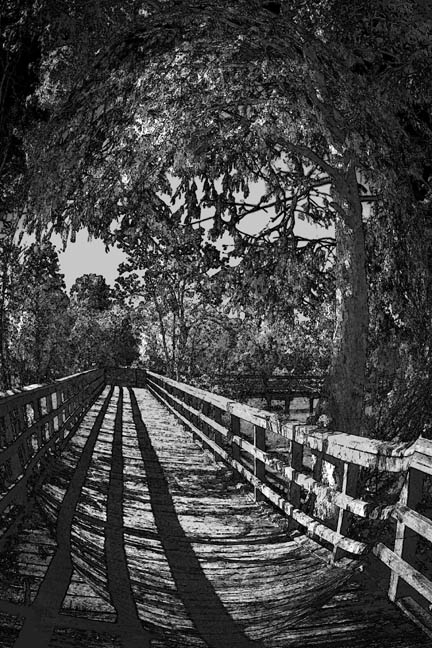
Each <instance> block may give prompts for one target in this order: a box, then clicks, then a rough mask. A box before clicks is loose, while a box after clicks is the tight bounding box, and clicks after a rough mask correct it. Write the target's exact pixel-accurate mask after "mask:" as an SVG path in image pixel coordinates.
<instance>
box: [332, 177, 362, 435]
mask: <svg viewBox="0 0 432 648" xmlns="http://www.w3.org/2000/svg"><path fill="white" fill-rule="evenodd" d="M345 180H346V182H344V183H343V184H342V183H341V184H340V185H339V186H338V187H337V199H336V202H337V210H338V216H337V219H336V228H335V236H336V314H335V315H336V317H335V329H334V335H333V353H332V360H331V366H330V371H329V376H328V379H327V381H326V385H325V386H324V398H325V400H326V405H325V409H326V411H327V413H328V414H329V415H330V418H331V427H332V428H333V429H337V430H340V431H342V432H347V433H350V434H362V421H363V417H364V392H365V382H366V353H367V334H368V320H369V317H368V291H367V279H366V255H365V239H364V230H363V222H362V205H361V202H360V198H359V194H358V187H357V180H356V175H355V170H354V169H353V168H352V169H350V170H349V171H348V172H347V174H346V176H345Z"/></svg>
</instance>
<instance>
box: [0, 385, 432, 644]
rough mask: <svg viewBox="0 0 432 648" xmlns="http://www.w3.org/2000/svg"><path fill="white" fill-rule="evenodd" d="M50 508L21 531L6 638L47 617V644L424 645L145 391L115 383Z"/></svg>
mask: <svg viewBox="0 0 432 648" xmlns="http://www.w3.org/2000/svg"><path fill="white" fill-rule="evenodd" d="M121 393H122V396H121V397H120V394H121ZM107 396H108V399H107V400H105V399H106V398H107ZM104 401H105V405H106V406H105V409H104V411H102V414H101V407H102V405H103V403H104ZM40 502H41V504H42V505H43V509H44V512H45V514H46V516H47V519H48V521H49V522H50V524H51V525H52V526H53V528H55V529H56V530H55V535H54V536H53V537H50V536H49V534H48V533H46V532H45V531H44V530H43V524H42V522H41V520H40V519H39V520H38V519H36V517H33V519H32V525H30V526H27V531H26V529H25V528H23V530H22V531H21V533H20V535H19V538H18V543H17V546H19V547H20V549H19V558H16V560H15V563H14V565H12V567H11V568H10V569H12V572H11V573H15V574H16V578H15V581H16V582H15V583H12V580H13V579H11V578H6V579H4V580H1V579H0V584H1V590H0V599H1V600H0V615H2V617H1V621H2V623H3V624H4V626H3V628H6V629H7V632H6V630H4V629H2V630H0V645H1V646H2V648H3V646H4V648H13V647H14V646H18V645H19V643H18V642H19V641H20V639H19V637H20V636H23V635H22V633H23V629H24V628H25V627H26V626H27V628H28V627H31V626H32V625H33V627H40V626H41V621H43V623H42V629H43V632H45V635H44V636H45V640H46V641H45V644H44V646H45V648H68V647H71V648H75V647H76V648H95V647H96V646H98V647H100V648H120V647H121V648H128V647H129V646H133V645H142V646H144V645H145V643H144V642H145V640H146V638H147V637H149V638H150V646H151V647H152V648H186V647H188V648H194V647H195V646H196V647H197V648H200V647H201V646H202V647H205V646H207V647H209V648H213V647H214V648H222V647H223V648H225V647H226V648H252V647H254V648H294V647H296V648H297V647H299V646H302V648H313V647H318V646H325V647H326V648H330V647H332V646H336V647H340V648H342V646H344V647H346V646H350V647H351V646H353V647H354V646H355V647H358V648H366V647H368V648H369V647H372V648H378V647H382V648H414V647H415V648H417V647H420V646H424V645H425V642H424V635H422V633H421V632H420V631H419V630H418V629H417V628H416V627H415V626H414V625H412V624H411V622H409V621H408V620H406V619H405V618H404V617H403V615H402V614H401V613H400V612H399V610H398V609H397V608H396V607H395V606H393V605H391V604H390V603H389V602H388V600H387V598H386V595H385V593H384V592H383V593H379V592H377V591H375V589H374V585H372V584H371V583H370V579H368V577H366V576H363V575H359V574H357V576H356V578H355V580H354V581H352V580H350V579H351V576H352V574H353V566H354V565H355V564H356V563H355V562H354V561H348V560H343V561H341V564H340V565H339V566H337V567H332V566H330V565H329V564H328V557H329V552H328V550H326V549H324V548H323V547H320V546H319V545H317V544H316V543H315V542H313V541H312V540H311V539H309V538H307V537H305V536H302V535H300V534H298V533H297V534H294V535H293V534H291V533H290V532H288V530H287V525H286V520H285V519H284V517H283V516H282V515H280V514H279V513H277V512H276V511H275V510H274V509H273V508H272V507H271V506H270V505H269V504H267V503H263V502H254V499H253V493H252V491H251V490H250V489H249V488H248V486H247V485H246V484H245V483H243V482H242V481H241V478H240V477H239V476H238V475H237V474H236V473H235V472H234V471H233V470H231V469H230V468H228V467H227V466H226V465H225V464H223V463H221V462H218V461H216V460H215V458H214V457H213V455H212V454H211V453H210V452H208V451H206V450H203V449H202V448H201V447H200V445H199V444H197V443H195V442H194V440H193V436H192V434H191V433H190V432H189V431H187V430H186V429H185V428H184V427H183V426H182V425H181V424H180V423H179V422H178V420H177V419H176V418H175V417H174V415H173V414H171V413H170V412H168V410H167V409H166V408H165V407H163V406H162V405H161V404H160V403H159V402H158V401H157V400H156V399H155V398H154V397H153V396H151V394H150V393H149V392H148V391H147V390H145V389H136V390H133V391H127V390H122V391H120V389H118V388H116V389H115V391H114V392H113V395H112V398H111V399H109V394H108V392H107V391H105V393H104V395H103V397H101V398H99V400H98V402H97V403H96V404H95V406H94V407H93V408H91V409H90V411H89V412H88V414H87V416H86V417H85V419H84V421H83V423H82V425H81V427H80V429H79V430H78V432H77V433H76V434H75V435H74V436H73V438H72V439H71V441H70V442H69V445H68V446H67V449H66V450H65V451H64V452H63V454H62V457H61V460H60V461H59V463H58V465H57V467H56V469H55V471H53V473H52V476H51V478H50V480H49V482H48V483H47V484H46V485H45V486H44V487H43V490H42V494H41V498H40ZM65 549H67V551H66V550H65ZM59 554H60V557H62V560H60V559H59V558H58V557H57V558H56V556H58V555H59ZM10 555H11V554H10ZM69 558H70V562H69ZM59 565H60V567H59ZM10 569H9V572H10ZM14 570H15V571H14ZM6 572H7V570H5V573H6ZM9 572H7V573H9ZM0 573H1V572H0ZM26 573H27V576H28V575H29V574H30V575H31V578H30V581H29V582H26V580H25V575H26ZM85 583H86V584H85ZM8 606H9V607H8ZM48 608H49V609H48ZM41 614H42V615H43V618H41V616H40V615H41ZM38 615H39V616H38ZM131 619H132V621H133V623H131V624H129V621H130V620H131ZM47 627H49V632H48V635H49V639H47V636H48V635H47V634H46V633H47ZM5 637H6V638H5ZM140 639H141V640H142V641H141V643H140ZM2 642H3V643H2ZM30 645H36V644H30Z"/></svg>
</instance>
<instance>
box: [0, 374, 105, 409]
mask: <svg viewBox="0 0 432 648" xmlns="http://www.w3.org/2000/svg"><path fill="white" fill-rule="evenodd" d="M96 381H99V382H100V383H101V384H102V383H103V369H90V370H89V371H83V372H81V373H77V374H73V375H71V376H66V377H65V378H59V379H57V380H55V381H54V382H52V383H50V384H49V385H27V386H26V387H23V388H22V390H21V391H19V392H18V393H16V394H11V395H8V396H4V397H2V398H0V416H3V415H4V414H5V413H6V412H10V411H11V410H12V409H15V407H19V406H21V405H26V404H27V403H31V402H32V401H33V399H34V398H39V399H40V398H43V397H45V396H46V395H47V394H51V393H52V392H53V391H56V389H58V388H60V389H63V388H64V386H65V385H70V384H78V385H81V384H91V383H94V382H96Z"/></svg>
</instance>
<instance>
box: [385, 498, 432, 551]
mask: <svg viewBox="0 0 432 648" xmlns="http://www.w3.org/2000/svg"><path fill="white" fill-rule="evenodd" d="M392 517H394V518H395V520H398V521H399V522H402V523H403V524H404V525H405V526H406V527H409V528H410V529H412V530H413V531H415V533H418V534H419V535H421V536H423V538H426V540H429V542H432V520H430V519H429V518H427V517H425V516H424V515H421V513H417V511H413V510H412V509H411V508H409V507H408V506H404V505H403V504H397V505H396V506H395V507H394V509H393V512H392Z"/></svg>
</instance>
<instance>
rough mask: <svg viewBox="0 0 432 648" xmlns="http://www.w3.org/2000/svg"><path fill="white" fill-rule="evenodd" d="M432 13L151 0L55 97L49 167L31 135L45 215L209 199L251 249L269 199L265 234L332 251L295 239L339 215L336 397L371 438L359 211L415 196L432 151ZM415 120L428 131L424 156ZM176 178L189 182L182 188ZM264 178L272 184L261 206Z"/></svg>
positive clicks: (346, 426)
mask: <svg viewBox="0 0 432 648" xmlns="http://www.w3.org/2000/svg"><path fill="white" fill-rule="evenodd" d="M430 22H431V15H430V11H428V8H427V6H426V5H425V4H424V3H422V2H420V1H419V2H414V1H413V2H403V1H402V0H401V1H399V2H396V3H395V2H390V1H389V0H380V2H378V3H377V4H376V6H374V12H372V13H371V12H370V10H369V8H368V6H367V5H366V3H365V2H364V1H363V0H356V2H354V4H353V6H352V20H351V10H350V24H349V25H348V24H347V17H346V14H345V13H343V12H342V11H341V10H340V5H339V4H338V3H337V2H331V1H328V2H320V3H317V4H316V5H314V6H313V7H310V6H309V5H305V3H303V2H298V3H297V2H293V3H285V2H282V3H281V4H280V12H279V13H278V12H276V13H274V12H272V11H268V9H266V8H265V7H262V6H261V3H260V2H258V1H257V2H247V3H246V2H239V3H236V6H235V7H233V6H231V5H230V4H229V3H227V2H217V3H216V2H211V1H207V2H197V3H195V2H187V1H185V2H182V3H169V2H168V3H163V4H158V5H154V6H152V7H149V9H148V11H147V12H146V15H145V17H144V20H143V21H141V22H138V23H137V24H136V25H135V26H134V28H133V30H131V31H130V33H129V34H128V35H127V37H125V38H122V39H121V40H119V41H118V42H117V43H115V44H114V45H113V46H112V47H111V48H110V49H108V50H107V51H105V52H104V54H103V56H101V58H100V59H99V61H98V62H97V64H96V65H95V67H94V69H93V73H92V74H90V75H89V77H88V78H87V80H86V81H85V82H84V84H83V85H82V86H81V88H79V89H77V91H76V92H75V93H74V95H73V96H72V97H71V101H70V103H69V105H68V106H67V108H66V107H65V105H64V103H62V102H59V104H58V106H57V108H58V110H57V109H56V107H55V106H54V108H53V114H54V118H53V119H52V121H51V123H50V124H49V125H48V126H47V128H43V129H41V132H42V137H43V138H44V139H46V141H47V142H48V146H47V147H45V151H46V153H45V156H46V158H45V159H47V160H48V159H49V161H50V162H49V169H50V173H49V174H46V173H45V171H44V170H45V169H46V166H45V165H44V164H41V160H40V158H39V152H40V141H41V133H40V132H39V133H36V134H35V136H34V139H33V140H31V139H30V140H29V148H28V151H29V156H30V159H32V158H33V157H34V154H33V151H37V154H38V159H37V164H35V165H34V169H35V175H36V176H39V177H41V176H42V174H43V178H44V190H45V191H44V196H43V199H41V191H40V190H39V191H38V186H39V187H40V186H41V185H40V183H39V185H38V182H37V178H36V182H34V184H33V188H34V191H33V197H34V200H35V202H36V204H38V205H39V209H38V214H42V213H43V212H44V211H45V214H46V216H45V219H46V220H47V219H52V215H53V214H54V215H55V219H56V223H57V225H58V227H59V228H63V227H65V226H66V227H71V228H72V229H73V228H75V227H77V226H78V225H79V223H83V222H84V223H85V224H87V225H88V226H89V227H90V228H91V229H92V230H93V231H94V232H104V231H105V232H107V231H108V228H109V224H110V222H111V220H112V219H113V218H122V217H123V216H124V215H125V214H128V213H129V212H130V210H131V209H132V210H133V208H134V205H135V204H136V200H137V197H139V199H140V200H141V201H143V202H145V203H146V205H147V208H148V210H152V211H153V214H154V215H155V216H157V214H158V209H159V198H158V192H165V193H174V195H173V199H174V201H177V199H179V198H181V199H182V201H183V204H182V205H181V206H180V207H179V210H180V211H181V212H183V214H184V217H185V219H186V220H187V221H191V220H192V221H193V220H194V219H195V220H197V219H199V218H201V208H204V207H211V208H212V210H213V214H212V215H213V216H214V227H213V232H212V234H213V236H214V237H215V238H217V237H218V236H220V234H221V232H222V231H228V232H229V233H230V234H231V235H232V236H233V238H234V241H235V246H234V249H233V254H236V255H239V254H240V253H242V252H243V253H244V250H245V246H246V243H247V242H246V243H245V237H244V236H242V235H241V234H240V233H239V226H240V224H241V221H242V219H243V218H244V217H245V215H246V214H247V213H248V212H249V213H250V212H252V211H253V210H256V209H257V208H260V209H262V208H263V207H266V206H267V207H269V206H270V205H272V206H273V208H274V210H275V215H274V220H273V225H272V227H271V228H270V230H268V232H269V236H270V234H271V233H272V232H271V230H274V231H277V232H278V233H279V236H280V237H282V238H284V239H285V240H286V241H289V242H290V243H291V245H292V248H293V252H296V251H298V250H299V249H302V250H303V249H304V248H305V247H308V246H309V249H313V250H314V251H315V252H316V251H320V252H321V251H322V250H323V249H324V248H323V246H322V245H321V246H320V244H319V242H318V243H317V242H316V241H312V242H310V243H309V242H308V241H302V240H300V238H301V237H298V236H296V234H295V228H294V226H295V223H296V221H297V219H298V217H299V216H300V215H303V216H305V217H306V218H308V219H310V220H312V221H314V222H319V223H321V224H323V225H325V224H328V223H330V222H331V223H333V224H334V228H335V237H336V246H335V259H336V261H335V263H336V265H335V268H334V274H335V278H336V310H335V329H334V336H333V353H332V360H331V366H330V372H329V381H328V384H327V388H326V391H327V398H328V407H329V409H330V411H331V414H332V416H333V419H334V425H335V426H336V427H339V428H340V429H343V430H347V431H351V430H356V431H359V429H360V427H361V421H362V418H363V394H364V390H365V369H366V360H367V333H368V303H367V299H368V282H367V276H366V254H365V240H364V223H363V221H364V219H365V216H366V214H365V213H364V211H363V204H364V202H365V201H366V202H369V203H371V201H373V205H374V207H373V208H372V209H371V210H370V211H371V218H372V219H373V220H374V222H376V223H377V224H378V225H380V224H383V223H385V222H386V220H387V219H388V218H389V217H390V215H391V214H392V211H393V210H396V212H397V213H399V214H401V209H400V207H399V204H402V205H406V204H411V201H412V198H415V196H414V193H415V192H414V191H413V189H414V187H413V183H414V181H415V180H416V179H417V181H418V179H419V178H420V177H421V175H422V174H421V173H420V170H421V169H422V165H423V163H424V160H425V150H426V151H430V143H431V138H430V128H425V129H423V127H427V120H426V119H425V118H424V117H423V116H422V110H423V108H424V106H425V105H427V103H428V101H429V100H430V91H431V84H430V69H431V66H430V63H431V61H430V56H431V55H430V42H429V34H430ZM416 129H417V130H419V129H421V130H424V131H425V133H427V138H428V139H427V143H426V146H424V147H423V148H422V147H421V146H420V145H419V142H418V140H417V139H416V137H413V136H412V131H413V130H414V131H415V130H416ZM427 154H428V153H427ZM396 161H397V162H396ZM42 162H43V156H42ZM53 165H55V168H53ZM168 172H170V173H172V174H173V175H177V177H178V179H179V182H178V184H177V188H176V190H175V191H174V192H171V187H170V183H169V182H168V179H167V173H168ZM46 178H48V187H47V186H46V184H47V183H46V181H45V180H46ZM197 178H199V179H200V180H201V184H202V186H203V195H200V191H201V188H198V184H197V182H196V180H197ZM258 179H263V180H264V181H265V187H266V188H265V192H264V194H263V196H262V197H261V199H260V200H259V201H258V205H257V204H248V203H247V194H248V190H249V184H250V182H251V181H254V180H258ZM59 187H60V188H61V190H60V191H59ZM47 195H48V196H50V203H49V209H48V210H47V204H46V196H47ZM403 196H405V198H404V199H403V200H401V198H402V197H403ZM413 203H414V204H415V200H414V201H413ZM44 208H45V209H44ZM414 215H415V210H414V211H413V210H412V209H411V210H410V217H414ZM46 220H45V222H46ZM39 222H40V221H39ZM405 222H406V220H405ZM383 229H385V228H383ZM328 244H329V242H328V240H327V238H326V240H325V246H328ZM325 246H324V247H325Z"/></svg>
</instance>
